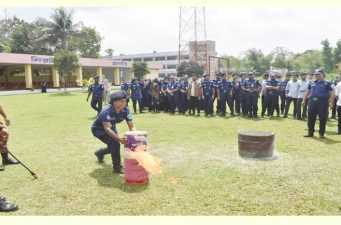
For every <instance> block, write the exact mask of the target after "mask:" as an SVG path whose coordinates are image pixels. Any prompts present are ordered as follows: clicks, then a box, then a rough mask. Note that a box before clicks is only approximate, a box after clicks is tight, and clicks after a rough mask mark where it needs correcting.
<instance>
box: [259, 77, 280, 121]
mask: <svg viewBox="0 0 341 225" xmlns="http://www.w3.org/2000/svg"><path fill="white" fill-rule="evenodd" d="M266 85H267V86H272V87H278V86H279V83H278V81H276V80H267V81H266ZM278 96H279V91H278V90H270V89H267V90H266V92H265V97H264V100H265V107H264V109H263V112H262V115H264V113H265V112H264V110H265V109H268V116H270V117H272V116H273V113H274V110H275V108H276V106H278Z"/></svg>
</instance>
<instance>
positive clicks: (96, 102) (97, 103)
mask: <svg viewBox="0 0 341 225" xmlns="http://www.w3.org/2000/svg"><path fill="white" fill-rule="evenodd" d="M102 103H103V100H102V98H100V99H94V98H93V99H92V100H91V107H92V108H93V109H94V110H96V111H97V113H98V114H99V113H100V112H101V110H102Z"/></svg>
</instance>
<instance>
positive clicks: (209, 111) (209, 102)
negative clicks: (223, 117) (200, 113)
mask: <svg viewBox="0 0 341 225" xmlns="http://www.w3.org/2000/svg"><path fill="white" fill-rule="evenodd" d="M212 97H213V96H212V95H207V96H205V99H204V109H205V115H206V116H207V115H213V99H212Z"/></svg>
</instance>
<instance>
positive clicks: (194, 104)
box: [189, 96, 200, 114]
mask: <svg viewBox="0 0 341 225" xmlns="http://www.w3.org/2000/svg"><path fill="white" fill-rule="evenodd" d="M195 109H197V111H198V114H199V113H200V105H199V99H198V97H194V96H190V97H189V113H190V114H191V113H192V112H193V114H195Z"/></svg>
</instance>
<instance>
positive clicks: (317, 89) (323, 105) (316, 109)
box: [302, 69, 334, 139]
mask: <svg viewBox="0 0 341 225" xmlns="http://www.w3.org/2000/svg"><path fill="white" fill-rule="evenodd" d="M314 75H315V78H316V79H315V81H311V82H310V83H309V86H308V90H307V91H306V93H305V95H304V98H303V101H302V105H303V106H304V105H305V104H307V98H308V96H309V102H308V134H307V135H305V136H304V137H313V136H314V132H315V122H316V117H317V115H318V116H319V120H320V130H319V134H320V138H321V139H324V138H325V137H324V133H325V131H326V123H327V117H328V102H329V106H330V108H333V106H334V104H333V101H332V100H333V99H334V93H333V89H332V87H331V83H330V82H329V81H327V80H325V79H324V72H323V70H322V69H317V70H315V73H314Z"/></svg>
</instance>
